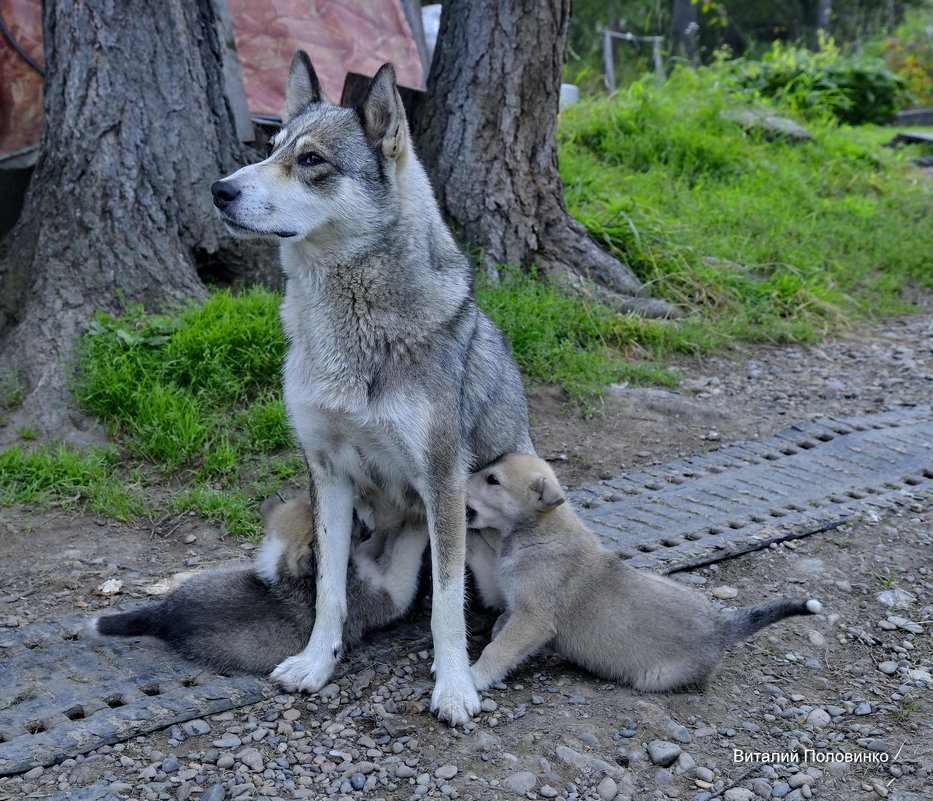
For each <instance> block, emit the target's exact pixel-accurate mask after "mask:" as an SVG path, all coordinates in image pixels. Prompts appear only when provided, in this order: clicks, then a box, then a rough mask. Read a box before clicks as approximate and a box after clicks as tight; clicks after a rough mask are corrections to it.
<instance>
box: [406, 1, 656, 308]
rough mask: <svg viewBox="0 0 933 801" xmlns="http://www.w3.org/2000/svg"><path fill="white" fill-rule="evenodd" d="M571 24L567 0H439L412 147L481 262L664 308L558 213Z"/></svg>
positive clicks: (563, 210) (561, 198) (564, 207)
mask: <svg viewBox="0 0 933 801" xmlns="http://www.w3.org/2000/svg"><path fill="white" fill-rule="evenodd" d="M569 21H570V2H569V0H545V1H544V2H542V0H451V2H447V3H445V4H444V8H443V13H442V15H441V25H440V32H439V34H438V48H437V50H436V51H435V54H434V60H433V62H432V64H431V72H430V75H429V77H428V89H427V97H426V98H425V103H424V105H423V106H422V111H421V116H420V121H419V125H418V131H417V134H416V135H417V140H418V152H419V154H420V156H421V158H422V159H423V160H424V162H425V167H426V169H427V171H428V174H429V175H430V176H431V179H432V181H433V184H434V188H435V192H436V193H437V196H438V200H439V202H440V204H441V208H442V210H443V211H444V213H445V215H446V216H447V218H448V219H449V220H450V222H451V223H452V225H453V227H454V228H455V230H457V232H458V233H459V234H460V236H462V238H464V239H465V240H466V241H468V242H471V243H473V244H474V245H476V246H478V247H479V248H481V249H482V251H483V260H484V263H485V264H486V266H487V268H488V269H490V270H494V269H495V265H497V264H501V263H510V264H515V265H520V266H521V267H524V268H527V267H530V266H531V265H537V266H538V267H539V268H540V269H542V270H543V271H544V272H545V273H546V274H548V275H551V276H555V277H558V276H559V277H562V279H561V280H566V281H569V283H571V284H572V285H580V283H581V276H587V277H589V278H592V279H595V280H596V281H598V282H599V283H601V284H602V285H603V286H604V287H607V288H608V289H609V290H611V291H612V292H614V293H617V294H619V295H624V296H629V298H628V300H626V301H621V303H622V305H623V306H625V305H627V306H629V307H633V306H634V307H638V308H641V309H642V310H643V311H646V312H647V313H654V314H665V313H668V312H670V311H671V307H670V306H669V305H668V304H666V303H663V302H662V301H656V300H652V299H650V298H643V297H635V296H640V295H641V294H642V285H641V283H640V282H639V281H638V279H637V278H636V277H635V275H634V274H633V273H632V272H631V270H630V269H629V268H628V267H627V266H626V265H624V264H623V263H622V262H620V261H619V260H618V259H615V258H613V257H612V256H610V255H609V254H608V253H606V252H605V251H604V250H602V249H601V248H600V247H598V246H597V245H596V243H595V242H594V241H593V240H592V239H591V238H590V236H589V234H588V233H587V232H586V230H585V229H584V228H583V226H582V225H580V223H578V222H577V221H576V220H574V219H573V217H571V216H570V214H569V212H568V211H567V205H566V203H565V201H564V192H563V183H562V181H561V178H560V175H559V173H558V171H557V111H558V99H559V96H560V84H561V76H562V71H563V64H564V53H565V50H566V45H567V31H568V27H569ZM568 273H569V275H568Z"/></svg>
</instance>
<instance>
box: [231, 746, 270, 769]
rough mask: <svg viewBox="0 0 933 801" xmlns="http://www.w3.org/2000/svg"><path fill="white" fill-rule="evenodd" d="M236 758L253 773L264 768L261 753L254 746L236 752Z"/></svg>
mask: <svg viewBox="0 0 933 801" xmlns="http://www.w3.org/2000/svg"><path fill="white" fill-rule="evenodd" d="M237 759H239V760H240V762H242V763H243V764H244V765H246V767H248V768H249V769H250V770H251V771H253V772H255V773H261V772H262V771H263V770H265V765H264V764H263V761H262V754H260V753H259V751H258V749H256V748H244V749H243V750H242V751H240V753H239V754H237Z"/></svg>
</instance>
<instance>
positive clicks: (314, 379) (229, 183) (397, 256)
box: [212, 52, 533, 724]
mask: <svg viewBox="0 0 933 801" xmlns="http://www.w3.org/2000/svg"><path fill="white" fill-rule="evenodd" d="M286 114H287V121H286V123H285V125H284V127H283V128H282V129H281V130H280V131H279V132H278V133H277V134H276V135H275V137H274V138H273V139H272V142H271V144H272V153H271V155H270V156H269V157H268V158H267V159H266V160H265V161H263V162H261V163H259V164H254V165H251V166H249V167H244V168H243V169H241V170H239V171H237V172H235V173H234V174H233V175H231V176H229V177H227V178H225V179H224V180H222V181H218V182H217V183H216V184H214V186H213V187H212V192H213V194H214V204H215V205H216V206H217V208H218V209H219V210H220V215H221V217H222V219H223V220H224V222H225V223H226V224H227V225H228V227H229V228H230V229H231V230H233V231H235V232H240V233H243V234H245V235H253V236H265V237H270V238H278V239H279V240H280V242H281V259H282V266H283V268H284V271H285V275H286V278H287V285H286V290H285V299H284V302H283V304H282V309H281V315H282V322H283V324H284V327H285V333H286V335H287V337H288V339H289V344H290V347H289V351H288V356H287V358H286V362H285V370H284V391H285V401H286V405H287V407H288V410H289V414H290V415H291V420H292V423H293V425H294V427H295V430H296V432H297V435H298V438H299V440H300V442H301V445H302V448H303V450H304V454H305V458H306V459H307V462H308V467H309V471H310V474H311V486H312V491H311V498H312V506H313V508H314V517H315V520H316V525H317V536H316V538H315V545H316V547H317V549H318V551H317V561H318V582H317V617H316V621H315V625H314V631H313V633H312V635H311V638H310V640H309V642H308V644H307V646H306V647H305V649H304V650H303V651H301V652H300V653H299V654H297V655H296V656H293V657H291V658H289V659H287V660H285V661H284V662H283V663H282V664H281V665H279V666H278V668H277V669H276V670H275V671H274V672H273V674H272V677H273V678H275V679H277V680H278V681H280V682H281V683H282V684H283V685H284V686H285V687H287V688H289V689H292V690H306V691H314V690H317V689H319V688H320V687H322V686H323V685H324V684H325V683H326V682H327V680H328V678H329V677H330V675H331V673H332V671H333V669H334V666H335V665H336V663H337V659H338V658H339V656H340V652H341V649H342V643H341V631H342V627H343V620H344V618H345V616H346V614H347V604H346V574H347V560H348V557H349V548H350V528H351V521H352V517H353V510H354V505H355V504H356V505H358V506H359V505H362V506H364V507H366V508H367V509H368V510H374V511H375V518H374V519H375V521H376V525H377V526H379V525H383V524H385V525H387V526H389V527H390V528H395V527H396V526H397V525H398V524H399V522H400V521H402V523H403V524H404V525H410V526H418V527H422V528H423V526H424V525H425V523H426V524H427V527H428V531H429V534H430V542H431V565H432V569H433V575H434V590H433V598H434V607H433V612H432V618H431V629H432V633H433V637H434V667H435V671H436V676H437V681H436V686H435V689H434V694H433V697H432V702H431V706H432V709H433V710H435V711H436V712H437V714H438V716H439V717H441V718H442V719H444V720H447V721H449V722H451V723H454V724H457V723H464V722H466V721H467V720H468V719H469V718H470V716H471V715H473V714H475V713H476V712H477V711H478V710H479V697H478V695H477V693H476V690H475V688H474V687H473V682H472V680H471V678H470V670H469V661H468V658H467V652H466V632H465V626H464V618H463V591H464V549H465V545H464V540H465V536H466V533H465V520H464V485H465V480H466V476H467V472H468V471H470V470H475V469H478V468H479V467H481V466H482V465H484V464H487V463H488V462H490V461H491V460H493V459H495V458H496V457H497V456H499V455H500V454H502V453H504V452H506V451H521V452H526V453H532V452H533V449H532V446H531V440H530V438H529V436H528V412H527V407H526V403H525V395H524V391H523V388H522V382H521V377H520V375H519V373H518V370H517V368H516V367H515V363H514V361H513V360H512V357H511V354H510V352H509V347H508V344H507V342H506V341H505V339H504V337H503V336H502V333H501V332H500V331H499V330H498V329H497V328H496V326H495V325H494V324H493V323H492V322H491V321H490V320H489V318H488V317H486V315H485V314H483V313H482V312H481V311H480V310H479V309H478V308H477V306H476V303H475V301H474V299H473V291H472V271H471V267H470V264H469V262H468V261H467V259H466V257H465V256H464V255H463V254H462V253H461V252H460V250H459V248H458V247H457V245H456V243H455V242H454V240H453V237H452V236H451V234H450V232H449V230H448V229H447V227H446V225H445V224H444V222H443V220H442V219H441V215H440V212H439V210H438V207H437V202H436V201H435V199H434V195H433V192H432V190H431V186H430V183H429V181H428V178H427V176H426V174H425V172H424V169H423V168H422V166H421V164H420V163H419V162H418V159H417V157H416V156H415V153H414V150H413V149H412V144H411V137H410V134H409V130H408V124H407V122H406V119H405V112H404V110H403V108H402V102H401V98H400V97H399V94H398V90H397V89H396V86H395V73H394V71H393V69H392V67H391V66H390V65H385V66H383V67H382V68H381V69H380V70H379V72H378V74H377V75H376V77H375V78H374V79H373V81H372V84H371V85H370V87H369V90H368V93H367V95H366V97H365V99H364V100H363V102H362V104H361V105H360V106H359V107H358V108H356V109H348V108H340V107H338V106H334V105H331V104H330V103H329V102H328V100H327V98H326V97H325V95H324V93H323V91H322V90H321V85H320V83H319V81H318V79H317V76H316V75H315V72H314V69H313V68H312V66H311V62H310V61H309V59H308V56H307V55H306V54H305V53H303V52H299V53H297V54H296V56H295V58H294V59H293V60H292V65H291V69H290V71H289V76H288V84H287V89H286ZM383 521H385V522H384V523H383Z"/></svg>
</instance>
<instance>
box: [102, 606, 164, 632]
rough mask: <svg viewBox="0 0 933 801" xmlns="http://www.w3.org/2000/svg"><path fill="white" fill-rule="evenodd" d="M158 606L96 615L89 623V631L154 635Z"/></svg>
mask: <svg viewBox="0 0 933 801" xmlns="http://www.w3.org/2000/svg"><path fill="white" fill-rule="evenodd" d="M159 622H160V616H159V614H158V607H151V606H149V607H146V608H145V609H137V610H136V611H135V612H123V613H121V614H119V615H108V616H107V617H96V618H94V619H93V620H92V621H91V622H90V624H89V628H90V629H91V631H94V632H96V633H97V634H106V635H109V636H116V637H138V636H140V635H151V636H156V635H157V634H158V631H159Z"/></svg>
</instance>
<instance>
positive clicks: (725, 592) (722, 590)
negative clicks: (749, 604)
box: [712, 585, 739, 601]
mask: <svg viewBox="0 0 933 801" xmlns="http://www.w3.org/2000/svg"><path fill="white" fill-rule="evenodd" d="M712 593H713V597H714V598H719V600H721V601H728V600H729V599H731V598H735V597H736V596H737V595H738V594H739V591H738V590H737V589H736V588H735V587H729V586H726V585H722V586H721V587H713V590H712Z"/></svg>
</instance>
